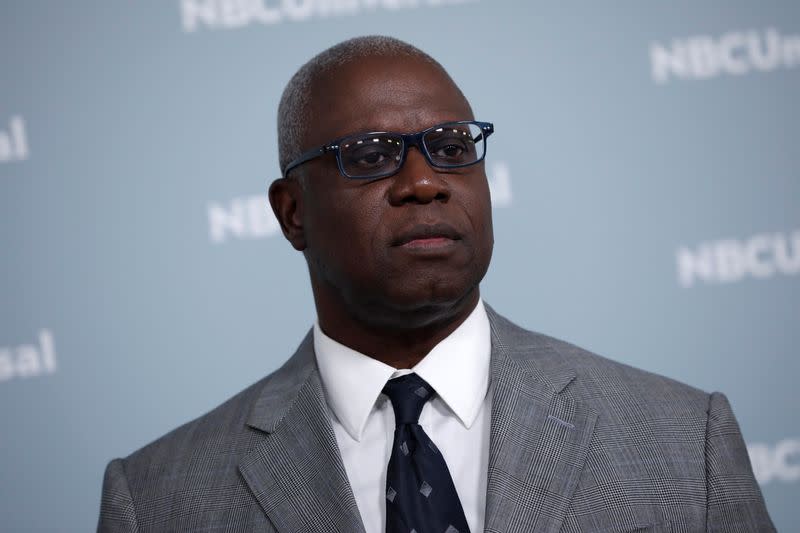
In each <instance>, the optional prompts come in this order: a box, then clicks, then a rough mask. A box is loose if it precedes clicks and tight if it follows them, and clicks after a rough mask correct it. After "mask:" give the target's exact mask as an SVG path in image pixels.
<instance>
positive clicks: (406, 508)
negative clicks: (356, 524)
mask: <svg viewBox="0 0 800 533" xmlns="http://www.w3.org/2000/svg"><path fill="white" fill-rule="evenodd" d="M383 393H384V394H386V395H387V396H388V397H389V399H390V400H391V401H392V407H393V408H394V417H395V424H396V427H395V430H394V444H393V446H392V455H391V457H390V458H389V468H388V470H387V476H386V533H469V526H467V519H466V517H465V516H464V510H463V509H462V508H461V501H460V500H459V499H458V494H457V493H456V487H455V485H453V479H452V478H451V477H450V471H449V470H448V469H447V464H446V463H445V461H444V457H442V454H441V453H440V452H439V449H438V448H437V447H436V445H434V444H433V442H432V441H431V439H430V438H429V437H428V435H427V434H426V433H425V432H424V431H423V430H422V427H421V426H420V425H419V414H420V412H422V407H423V406H424V405H425V403H426V402H427V401H428V400H430V399H431V397H433V394H434V392H433V388H432V387H431V386H430V385H428V384H427V383H426V382H425V380H423V379H422V378H421V377H419V376H418V375H416V374H406V375H405V376H401V377H399V378H396V379H392V380H389V381H388V382H387V383H386V386H385V387H384V388H383Z"/></svg>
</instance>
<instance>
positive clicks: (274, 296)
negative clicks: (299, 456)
mask: <svg viewBox="0 0 800 533" xmlns="http://www.w3.org/2000/svg"><path fill="white" fill-rule="evenodd" d="M364 34H386V35H392V36H395V37H399V38H401V39H404V40H406V41H409V42H411V43H412V44H414V45H416V46H419V47H420V48H422V49H423V50H425V51H427V52H429V53H430V54H431V55H432V56H433V57H435V58H436V59H438V60H439V61H440V62H441V63H442V64H443V65H444V66H445V67H446V68H447V69H448V70H449V71H450V73H451V74H452V76H453V78H454V79H455V80H456V82H457V83H459V84H460V86H461V87H462V89H463V91H464V93H465V94H466V95H467V97H468V98H469V99H470V101H471V102H472V105H473V108H474V109H475V115H476V118H477V119H479V120H484V121H491V122H494V124H495V126H496V134H495V135H494V136H493V137H492V139H491V142H490V146H489V150H488V155H487V162H486V165H487V174H488V175H489V180H490V185H491V190H492V195H493V198H492V199H493V204H494V217H495V232H496V247H495V255H494V259H493V263H492V266H491V268H490V272H489V274H488V276H487V278H486V280H485V281H484V283H483V285H482V291H483V295H484V298H485V299H486V301H487V302H489V303H490V304H491V305H493V306H494V307H495V308H496V309H498V310H499V311H500V312H501V313H504V314H506V315H507V316H509V317H510V318H511V319H513V320H514V321H516V322H517V323H519V324H521V325H524V326H525V327H527V328H529V329H533V330H536V331H540V332H544V333H548V334H550V335H554V336H557V337H560V338H563V339H566V340H568V341H571V342H573V343H576V344H579V345H581V346H583V347H586V348H588V349H590V350H593V351H595V352H598V353H601V354H603V355H605V356H607V357H611V358H613V359H616V360H618V361H622V362H625V363H628V364H631V365H634V366H637V367H641V368H644V369H647V370H650V371H653V372H657V373H660V374H665V375H667V376H670V377H673V378H675V379H678V380H681V381H684V382H687V383H690V384H692V385H694V386H697V387H700V388H703V389H704V390H707V391H713V390H720V391H723V392H725V393H726V394H727V395H728V397H729V398H730V400H731V403H732V404H733V407H734V410H735V412H736V414H737V416H738V419H739V422H740V424H741V427H742V430H743V433H744V436H745V440H746V441H747V443H748V449H749V452H750V457H751V460H752V463H753V467H754V469H755V473H756V476H757V478H758V481H759V483H760V484H761V487H762V489H763V491H764V494H765V497H766V500H767V504H768V507H769V510H770V512H771V514H772V516H773V518H774V520H775V523H776V525H777V526H778V529H779V530H781V531H798V527H800V526H798V524H800V509H798V506H797V502H798V501H800V414H799V413H800V405H799V404H800V402H799V401H798V400H799V399H800V393H798V392H797V391H798V379H800V363H799V362H798V360H800V357H798V355H800V353H798V346H800V102H798V95H800V6H799V5H798V4H797V3H796V2H791V1H785V2H772V1H764V2H750V1H737V2H733V1H722V0H719V1H716V2H703V3H698V2H691V1H671V2H657V3H656V2H650V3H647V2H637V1H632V0H631V1H624V2H591V1H584V2H573V1H568V2H538V1H528V0H135V1H133V0H114V1H108V0H82V1H47V0H34V1H28V0H24V1H23V0H16V1H12V0H9V1H5V2H3V4H2V6H0V71H1V72H2V84H0V250H2V261H1V262H0V274H2V275H1V276H0V472H1V473H2V476H0V517H1V518H0V530H2V531H13V532H15V531H87V530H91V529H93V528H94V527H95V525H96V520H97V513H98V509H99V499H100V488H101V481H102V474H103V469H104V467H105V464H106V463H107V462H108V461H109V460H110V459H111V458H113V457H120V456H125V455H127V454H129V453H130V452H132V451H133V450H135V449H137V448H139V447H141V446H143V445H144V444H146V443H148V442H149V441H151V440H153V439H155V438H156V437H158V436H160V435H162V434H163V433H165V432H166V431H168V430H170V429H172V428H174V427H176V426H177V425H179V424H182V423H183V422H186V421H188V420H190V419H191V418H194V417H196V416H198V415H200V414H202V413H204V412H206V411H208V410H209V409H211V408H213V407H214V406H216V405H217V404H218V403H220V402H222V401H223V400H224V399H226V398H227V397H229V396H231V395H232V394H234V393H235V392H237V391H239V390H241V389H243V388H244V387H245V386H247V385H249V384H251V383H252V382H254V381H256V380H258V379H260V378H261V377H263V376H264V375H266V374H267V373H269V372H271V371H272V370H273V369H275V368H276V367H277V366H278V365H280V364H281V362H282V361H284V360H285V359H286V358H287V357H288V356H289V355H290V354H291V353H292V351H293V350H294V348H295V347H296V345H297V343H298V342H299V340H300V339H301V337H302V336H303V334H304V333H305V331H306V330H307V329H308V328H309V327H310V325H311V324H312V323H313V320H314V316H315V314H314V309H313V304H312V300H311V293H310V289H309V287H308V279H307V273H306V271H305V265H304V262H303V260H302V257H301V256H300V255H299V254H298V253H296V252H294V251H293V250H292V249H291V247H290V246H289V245H288V244H287V243H286V242H285V241H284V239H283V237H282V236H281V235H280V231H279V228H278V226H277V223H276V221H275V219H274V217H273V215H272V214H271V212H270V210H269V209H268V207H267V201H266V188H267V186H268V184H269V182H270V181H271V180H272V179H274V178H276V177H277V176H278V163H277V137H276V135H277V134H276V127H275V122H276V110H277V105H278V100H279V97H280V94H281V91H282V90H283V87H284V85H285V84H286V82H287V81H288V80H289V78H290V77H291V75H292V74H293V73H294V71H295V70H296V69H297V68H298V67H299V66H300V65H301V64H302V63H304V62H305V61H307V60H308V59H309V58H310V57H312V56H313V55H314V54H316V53H317V52H319V51H321V50H322V49H324V48H326V47H328V46H330V45H332V44H334V43H336V42H339V41H341V40H344V39H347V38H349V37H354V36H357V35H364Z"/></svg>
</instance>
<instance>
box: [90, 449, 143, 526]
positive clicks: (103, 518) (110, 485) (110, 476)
mask: <svg viewBox="0 0 800 533" xmlns="http://www.w3.org/2000/svg"><path fill="white" fill-rule="evenodd" d="M97 531H98V533H139V524H138V523H137V521H136V509H135V508H134V505H133V498H132V497H131V492H130V489H129V488H128V479H127V477H126V476H125V467H124V463H123V461H122V459H114V460H113V461H111V462H110V463H108V466H107V467H106V474H105V478H104V479H103V498H102V501H101V503H100V520H99V521H98V524H97Z"/></svg>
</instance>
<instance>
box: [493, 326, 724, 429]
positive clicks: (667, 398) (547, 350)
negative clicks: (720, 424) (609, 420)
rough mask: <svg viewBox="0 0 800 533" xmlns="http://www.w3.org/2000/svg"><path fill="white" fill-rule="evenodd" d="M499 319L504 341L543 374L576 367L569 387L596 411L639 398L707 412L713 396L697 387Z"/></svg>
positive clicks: (651, 407)
mask: <svg viewBox="0 0 800 533" xmlns="http://www.w3.org/2000/svg"><path fill="white" fill-rule="evenodd" d="M495 321H496V325H497V330H498V332H500V336H502V337H503V339H504V341H503V342H505V343H507V344H512V345H514V346H515V348H516V349H517V353H518V354H520V355H519V357H522V358H525V359H526V360H527V362H528V363H529V364H530V365H532V366H534V367H540V368H543V369H545V373H546V372H547V370H549V369H553V368H559V369H562V370H561V371H562V372H563V371H564V370H563V369H570V370H572V371H574V374H575V378H574V380H572V382H571V383H570V384H569V385H568V387H567V392H569V393H570V394H571V395H572V396H573V397H576V399H582V400H588V401H589V405H592V406H594V407H595V408H596V409H598V410H601V411H602V410H605V409H611V410H615V409H616V410H619V409H625V407H626V405H627V404H626V402H638V403H639V405H640V406H641V407H642V408H643V409H644V408H646V409H647V410H648V412H649V413H650V414H651V415H658V414H659V412H662V411H665V410H666V411H668V414H669V417H672V416H675V414H684V413H692V414H694V415H696V416H702V417H703V418H704V417H705V416H706V414H707V413H708V410H709V401H710V396H709V394H708V393H706V392H705V391H702V390H700V389H698V388H696V387H693V386H691V385H688V384H685V383H682V382H680V381H677V380H675V379H672V378H669V377H666V376H662V375H659V374H655V373H653V372H648V371H646V370H642V369H639V368H636V367H633V366H630V365H627V364H625V363H621V362H619V361H614V360H612V359H609V358H608V357H604V356H601V355H598V354H596V353H593V352H591V351H589V350H586V349H584V348H582V347H580V346H576V345H575V344H572V343H570V342H567V341H564V340H561V339H557V338H554V337H551V336H549V335H544V334H542V333H537V332H535V331H530V330H527V329H525V328H523V327H520V326H518V325H516V324H514V323H513V322H511V321H510V320H508V319H506V318H503V317H501V316H499V315H495ZM627 406H628V407H630V406H629V405H627Z"/></svg>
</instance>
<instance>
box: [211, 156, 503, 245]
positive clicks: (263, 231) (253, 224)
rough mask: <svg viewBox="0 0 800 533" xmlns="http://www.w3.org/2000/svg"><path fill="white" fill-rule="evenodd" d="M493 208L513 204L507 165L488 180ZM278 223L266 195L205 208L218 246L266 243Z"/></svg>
mask: <svg viewBox="0 0 800 533" xmlns="http://www.w3.org/2000/svg"><path fill="white" fill-rule="evenodd" d="M489 190H490V192H491V196H492V207H509V206H510V205H511V201H512V191H511V174H510V172H509V170H508V165H506V164H505V163H504V162H502V161H498V162H496V163H494V165H492V167H491V169H490V176H489ZM280 230H281V228H280V226H279V225H278V220H277V219H276V218H275V215H274V214H273V213H272V209H270V206H269V203H268V201H267V198H266V195H262V194H259V195H253V196H243V197H239V198H234V199H233V200H230V201H229V202H227V203H226V204H221V203H218V202H213V203H210V204H209V205H208V237H209V239H210V240H211V242H213V243H215V244H221V243H224V242H227V241H229V240H252V239H266V238H268V237H272V236H275V235H278V234H279V233H280Z"/></svg>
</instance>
